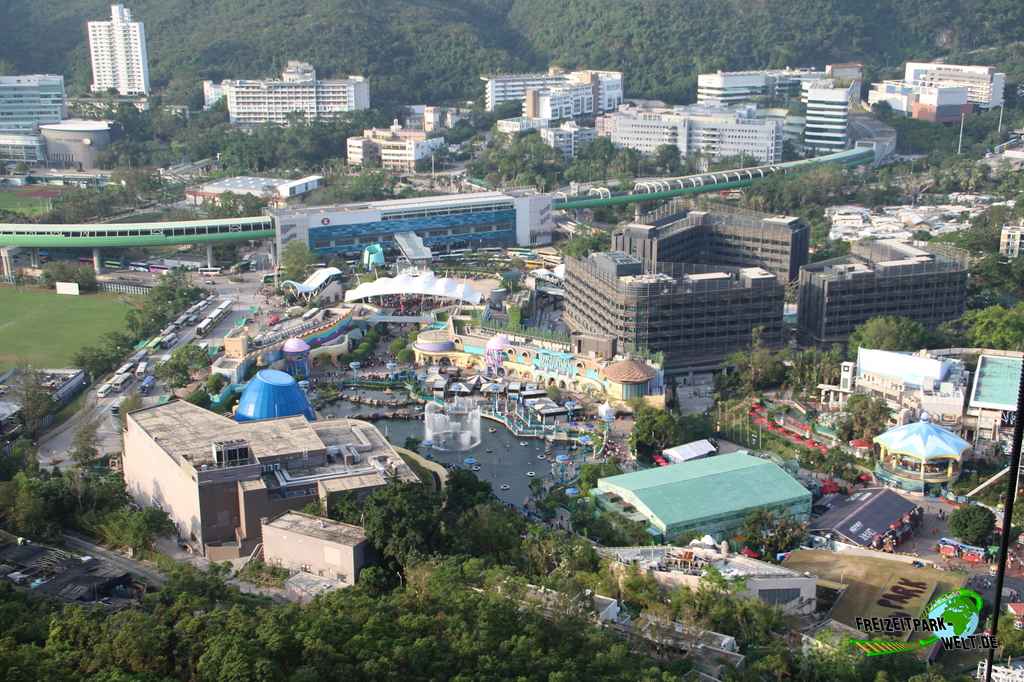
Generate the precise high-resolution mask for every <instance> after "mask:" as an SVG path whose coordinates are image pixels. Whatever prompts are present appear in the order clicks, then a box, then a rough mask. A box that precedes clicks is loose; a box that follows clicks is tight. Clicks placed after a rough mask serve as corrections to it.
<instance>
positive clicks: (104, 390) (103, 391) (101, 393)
mask: <svg viewBox="0 0 1024 682" xmlns="http://www.w3.org/2000/svg"><path fill="white" fill-rule="evenodd" d="M110 391H111V386H110V384H103V385H102V386H100V387H99V388H97V389H96V397H97V398H106V397H107V395H109V394H110Z"/></svg>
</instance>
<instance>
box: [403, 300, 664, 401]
mask: <svg viewBox="0 0 1024 682" xmlns="http://www.w3.org/2000/svg"><path fill="white" fill-rule="evenodd" d="M459 330H461V331H459ZM413 352H414V353H415V355H416V362H417V364H427V365H429V364H440V365H451V366H454V367H461V368H463V369H470V370H477V371H486V372H488V373H489V374H490V375H491V376H495V377H506V378H508V379H509V380H510V381H517V380H518V381H523V382H530V383H535V384H537V385H538V386H542V387H548V386H554V387H556V388H559V389H564V390H571V391H575V392H581V393H589V394H591V395H593V396H595V397H598V398H604V399H607V400H610V401H617V402H624V401H627V400H632V399H635V398H639V399H642V400H645V401H646V402H648V403H651V404H653V405H657V406H661V405H664V402H665V383H664V375H663V373H662V368H661V366H660V364H658V363H657V362H655V361H653V360H647V359H641V358H635V357H625V356H618V355H611V354H605V355H602V354H599V353H597V352H593V351H588V352H578V353H574V352H573V351H572V344H571V342H570V340H569V339H568V338H567V337H566V338H562V337H555V336H554V335H549V336H548V337H544V338H541V337H540V336H536V335H532V334H531V333H530V332H528V331H526V330H523V331H519V332H499V331H497V330H492V329H487V328H484V327H482V326H472V325H470V324H468V323H466V321H465V320H454V319H453V320H450V321H449V322H448V323H447V325H446V326H445V327H444V328H441V329H436V328H434V329H427V330H425V331H423V332H420V334H419V336H418V337H417V339H416V343H415V344H413Z"/></svg>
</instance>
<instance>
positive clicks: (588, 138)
mask: <svg viewBox="0 0 1024 682" xmlns="http://www.w3.org/2000/svg"><path fill="white" fill-rule="evenodd" d="M540 137H541V139H542V140H544V142H545V143H546V144H547V145H548V146H549V147H553V148H554V149H557V150H558V151H559V152H561V153H562V156H563V157H564V158H565V159H566V160H569V159H574V158H576V152H577V151H579V150H580V149H581V148H582V147H583V146H584V145H586V144H589V143H590V142H593V141H594V139H596V138H597V130H596V129H594V128H587V127H581V126H578V125H576V122H575V121H566V122H565V123H563V124H562V125H560V126H558V127H557V128H541V129H540Z"/></svg>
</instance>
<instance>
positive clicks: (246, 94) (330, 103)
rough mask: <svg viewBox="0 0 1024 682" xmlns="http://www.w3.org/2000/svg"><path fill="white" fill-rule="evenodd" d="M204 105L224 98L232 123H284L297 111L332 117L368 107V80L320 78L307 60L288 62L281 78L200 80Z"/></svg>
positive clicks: (304, 114) (305, 114) (208, 105)
mask: <svg viewBox="0 0 1024 682" xmlns="http://www.w3.org/2000/svg"><path fill="white" fill-rule="evenodd" d="M203 98H204V100H205V104H204V106H205V108H207V109H209V108H210V107H212V106H213V105H215V104H216V103H217V102H219V101H220V100H221V99H224V100H226V102H227V106H228V115H229V117H230V120H231V122H232V123H234V124H237V125H247V126H254V125H260V124H262V123H268V122H269V123H276V124H278V125H283V124H285V123H287V122H288V117H289V116H291V115H293V114H296V113H298V114H300V115H302V116H303V117H305V118H306V119H307V120H314V119H318V118H333V117H335V116H337V115H338V114H341V113H345V112H349V111H361V110H363V109H368V108H369V107H370V83H369V81H367V80H366V78H364V77H363V76H349V77H348V78H336V79H319V78H317V73H316V69H314V68H313V66H312V65H310V64H307V63H306V62H298V61H290V62H288V65H287V66H286V67H285V70H284V71H283V72H282V73H281V78H280V79H264V80H225V81H221V82H220V83H214V82H213V81H203Z"/></svg>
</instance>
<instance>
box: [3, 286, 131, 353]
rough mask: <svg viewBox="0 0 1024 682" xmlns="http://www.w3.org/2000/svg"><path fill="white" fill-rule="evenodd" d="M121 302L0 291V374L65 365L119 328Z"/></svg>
mask: <svg viewBox="0 0 1024 682" xmlns="http://www.w3.org/2000/svg"><path fill="white" fill-rule="evenodd" d="M124 298H125V297H122V296H117V295H113V294H90V295H87V296H58V295H57V294H56V293H54V292H52V291H44V290H39V289H15V288H14V287H8V286H2V287H0V370H3V369H8V368H10V367H12V366H14V365H17V364H20V363H26V362H27V363H28V364H31V365H32V366H33V367H40V368H42V367H68V366H70V363H71V358H72V356H74V354H75V352H77V351H78V349H79V348H81V347H82V346H89V345H92V344H93V343H95V342H96V341H97V340H98V339H99V337H100V336H101V335H103V334H104V333H106V332H108V331H112V330H115V329H121V328H122V326H123V325H124V317H125V314H126V313H127V311H128V307H127V306H126V305H125V304H124Z"/></svg>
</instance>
